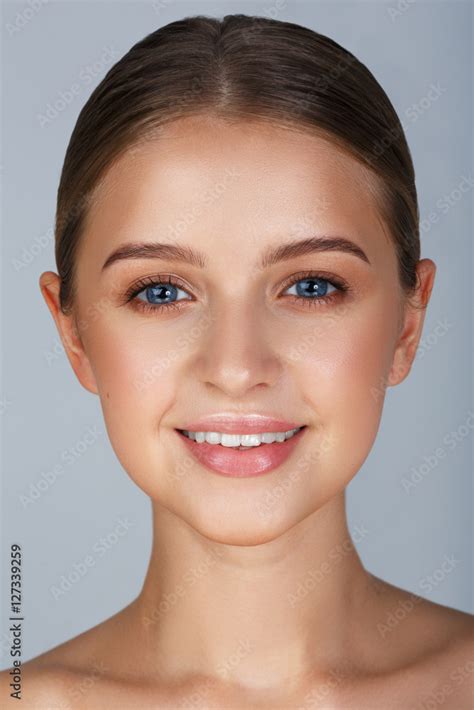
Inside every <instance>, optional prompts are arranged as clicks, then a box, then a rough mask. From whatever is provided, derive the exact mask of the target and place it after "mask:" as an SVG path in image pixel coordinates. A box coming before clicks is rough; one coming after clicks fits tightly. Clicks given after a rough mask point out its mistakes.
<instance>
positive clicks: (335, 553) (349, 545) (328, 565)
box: [287, 523, 369, 607]
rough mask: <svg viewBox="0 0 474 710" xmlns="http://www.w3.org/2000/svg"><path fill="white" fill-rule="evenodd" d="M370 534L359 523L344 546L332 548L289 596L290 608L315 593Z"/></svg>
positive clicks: (344, 542) (339, 545) (343, 543)
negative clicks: (356, 545) (335, 568)
mask: <svg viewBox="0 0 474 710" xmlns="http://www.w3.org/2000/svg"><path fill="white" fill-rule="evenodd" d="M368 534H369V531H368V530H367V528H366V527H365V525H364V524H363V523H358V524H357V525H356V526H355V527H354V528H353V530H352V531H351V535H350V537H348V538H346V539H345V540H344V541H343V542H342V544H338V545H335V546H334V547H333V548H331V550H330V551H329V554H328V556H327V558H326V559H325V560H323V561H322V562H321V563H320V564H319V565H317V566H316V567H313V568H312V569H310V570H308V572H307V573H306V575H305V577H304V579H303V580H302V581H301V582H300V583H299V584H298V586H297V587H296V589H295V590H294V592H290V593H289V594H287V598H288V603H289V604H290V606H291V607H295V606H296V605H297V604H299V603H300V602H301V601H302V600H303V599H305V598H306V597H307V596H308V594H310V593H311V592H313V591H314V590H315V589H316V587H317V585H318V584H320V583H321V582H322V581H323V580H324V579H326V578H327V577H328V576H329V575H330V574H331V572H332V571H333V569H334V567H335V565H337V564H339V563H340V562H341V560H342V559H343V558H344V557H345V556H346V555H348V554H349V553H351V552H353V551H354V549H355V546H354V542H356V543H357V542H360V541H361V540H363V539H364V538H365V537H367V535H368Z"/></svg>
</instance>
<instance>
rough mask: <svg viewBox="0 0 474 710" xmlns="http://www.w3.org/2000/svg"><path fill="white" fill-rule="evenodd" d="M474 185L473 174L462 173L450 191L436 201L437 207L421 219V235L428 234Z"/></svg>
mask: <svg viewBox="0 0 474 710" xmlns="http://www.w3.org/2000/svg"><path fill="white" fill-rule="evenodd" d="M473 187H474V177H473V176H472V175H461V176H460V178H459V182H458V183H457V184H456V185H455V186H454V187H453V188H452V189H451V190H450V191H449V192H445V193H443V194H442V195H441V196H440V197H438V199H437V200H436V203H435V209H434V210H433V209H432V210H431V211H430V212H429V214H428V215H426V217H423V218H422V219H421V220H420V235H421V236H423V235H425V234H427V233H428V232H429V231H430V229H431V227H432V226H433V224H438V222H439V221H440V219H441V217H440V215H446V214H447V213H448V212H449V211H450V210H451V209H452V208H453V207H455V205H457V204H459V202H460V201H461V200H462V199H463V197H464V195H466V194H467V193H469V192H471V190H472V188H473Z"/></svg>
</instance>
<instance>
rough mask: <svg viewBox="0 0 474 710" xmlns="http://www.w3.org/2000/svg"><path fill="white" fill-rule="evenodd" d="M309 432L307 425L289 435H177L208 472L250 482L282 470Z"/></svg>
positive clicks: (282, 433)
mask: <svg viewBox="0 0 474 710" xmlns="http://www.w3.org/2000/svg"><path fill="white" fill-rule="evenodd" d="M306 429H307V426H306V425H304V426H301V427H297V428H296V429H289V430H287V431H274V432H258V433H252V434H234V433H232V434H228V433H224V432H218V431H194V432H193V431H189V430H183V429H175V431H176V433H177V435H178V436H179V439H180V441H181V442H182V443H183V444H184V446H185V448H186V450H187V452H188V453H189V454H191V456H192V457H193V458H194V459H195V461H196V462H197V463H199V464H201V465H202V466H204V467H205V468H206V469H207V470H210V471H213V472H215V473H219V474H221V475H224V476H231V477H234V478H248V477H254V476H259V475H261V474H263V473H267V472H269V471H273V470H274V469H277V468H278V467H279V466H281V465H282V464H283V463H284V462H285V461H286V460H287V459H288V458H289V456H290V454H291V453H292V452H293V450H294V449H295V448H296V447H297V446H298V443H299V442H300V441H301V439H302V438H303V436H304V432H305V431H306ZM208 439H209V440H208Z"/></svg>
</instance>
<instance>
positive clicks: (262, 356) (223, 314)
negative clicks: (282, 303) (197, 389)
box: [193, 304, 282, 398]
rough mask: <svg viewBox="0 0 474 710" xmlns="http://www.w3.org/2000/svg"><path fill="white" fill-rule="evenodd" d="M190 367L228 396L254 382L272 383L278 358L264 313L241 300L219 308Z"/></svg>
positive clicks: (279, 364) (276, 375)
mask: <svg viewBox="0 0 474 710" xmlns="http://www.w3.org/2000/svg"><path fill="white" fill-rule="evenodd" d="M266 318H267V319H268V314H267V315H266ZM193 370H194V376H196V375H197V377H198V378H199V380H200V381H201V382H202V383H204V384H205V386H207V387H209V388H217V389H219V390H221V391H222V392H224V393H225V394H226V395H227V396H228V397H229V398H239V397H243V396H244V395H245V394H246V393H247V392H248V391H249V390H252V389H253V388H255V387H257V386H258V387H263V386H267V387H269V386H272V385H274V384H275V382H276V381H277V380H278V378H279V377H280V375H281V371H282V362H281V360H280V358H279V357H278V353H277V350H276V343H274V342H273V341H272V337H271V333H270V332H269V324H268V322H267V324H265V314H262V313H261V312H260V311H259V309H258V308H254V307H252V306H243V305H242V304H240V305H234V306H233V307H232V308H227V309H225V310H224V309H221V310H220V311H219V313H218V314H217V313H216V314H215V317H214V319H213V320H212V323H211V325H210V326H209V327H208V330H207V334H206V337H205V338H203V340H202V342H201V347H200V351H199V353H198V354H197V356H196V359H195V361H194V363H193Z"/></svg>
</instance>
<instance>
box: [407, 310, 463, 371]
mask: <svg viewBox="0 0 474 710" xmlns="http://www.w3.org/2000/svg"><path fill="white" fill-rule="evenodd" d="M453 325H454V323H452V322H451V321H450V320H449V319H448V318H443V319H442V320H441V319H440V320H438V322H437V323H436V325H435V326H434V327H433V328H432V329H431V330H430V332H429V333H428V334H427V335H423V336H422V337H421V339H420V342H419V343H418V348H417V350H416V359H419V360H421V359H422V358H423V357H424V356H425V354H426V353H427V352H429V351H430V350H431V349H432V348H434V346H435V345H437V344H438V343H439V341H440V340H441V338H443V337H444V336H445V335H446V333H448V332H449V331H450V330H451V328H452V327H453ZM415 362H416V360H415Z"/></svg>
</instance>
